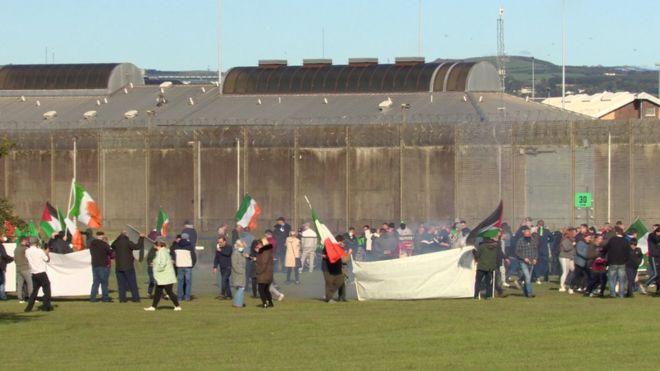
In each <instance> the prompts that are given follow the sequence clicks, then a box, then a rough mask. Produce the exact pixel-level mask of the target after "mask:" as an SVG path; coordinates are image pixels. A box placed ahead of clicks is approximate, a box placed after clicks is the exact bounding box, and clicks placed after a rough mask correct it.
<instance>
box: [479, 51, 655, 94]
mask: <svg viewBox="0 0 660 371" xmlns="http://www.w3.org/2000/svg"><path fill="white" fill-rule="evenodd" d="M507 58H508V61H507V62H506V72H507V76H506V91H507V92H509V93H511V94H515V95H520V96H528V95H531V87H532V58H531V57H522V56H508V57H507ZM468 60H477V61H488V62H491V63H493V64H494V65H495V66H497V61H496V58H495V57H494V56H492V57H481V58H470V59H468ZM534 72H535V73H534V75H535V81H536V84H535V85H536V97H539V98H540V97H547V96H560V95H561V66H558V65H556V64H553V63H550V62H548V61H544V60H541V59H535V60H534ZM605 90H607V91H629V92H642V91H645V92H647V93H651V94H656V93H657V91H658V71H657V70H649V69H644V68H639V67H632V66H612V67H607V66H566V91H567V92H572V93H587V94H594V93H598V92H603V91H605Z"/></svg>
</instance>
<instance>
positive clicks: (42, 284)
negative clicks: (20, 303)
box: [25, 272, 52, 312]
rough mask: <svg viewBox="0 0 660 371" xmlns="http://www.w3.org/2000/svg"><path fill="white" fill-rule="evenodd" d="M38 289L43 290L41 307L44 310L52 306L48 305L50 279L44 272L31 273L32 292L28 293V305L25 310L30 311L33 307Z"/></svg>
mask: <svg viewBox="0 0 660 371" xmlns="http://www.w3.org/2000/svg"><path fill="white" fill-rule="evenodd" d="M39 289H43V290H44V297H43V301H44V305H43V308H44V309H46V310H50V309H51V308H52V307H51V306H50V280H49V279H48V275H47V274H46V272H42V273H37V274H32V293H31V294H30V300H29V301H28V305H27V307H26V308H25V311H26V312H29V311H31V310H32V307H34V302H35V300H37V295H39Z"/></svg>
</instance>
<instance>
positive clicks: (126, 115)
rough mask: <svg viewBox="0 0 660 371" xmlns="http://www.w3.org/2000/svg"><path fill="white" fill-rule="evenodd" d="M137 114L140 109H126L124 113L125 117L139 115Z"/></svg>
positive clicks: (130, 117) (131, 117)
mask: <svg viewBox="0 0 660 371" xmlns="http://www.w3.org/2000/svg"><path fill="white" fill-rule="evenodd" d="M137 115H138V111H137V110H134V109H132V110H130V111H126V113H124V118H125V119H133V118H135V117H137Z"/></svg>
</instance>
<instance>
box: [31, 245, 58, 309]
mask: <svg viewBox="0 0 660 371" xmlns="http://www.w3.org/2000/svg"><path fill="white" fill-rule="evenodd" d="M28 242H29V244H30V247H29V248H28V249H27V250H25V257H26V258H27V261H28V264H29V265H30V273H32V292H31V293H30V299H29V300H28V304H27V307H25V311H26V312H31V311H32V308H33V307H34V302H35V301H36V300H37V295H39V290H40V289H41V290H43V292H44V295H43V305H42V306H40V307H39V309H40V310H42V311H45V312H50V311H52V310H53V306H52V305H51V304H50V280H48V274H47V273H46V269H47V264H48V262H49V261H50V255H49V251H48V247H46V249H45V250H42V249H41V248H40V247H39V246H38V245H39V239H38V238H36V237H30V238H29V241H28Z"/></svg>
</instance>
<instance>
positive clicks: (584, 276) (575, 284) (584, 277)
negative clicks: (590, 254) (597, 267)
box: [571, 265, 589, 289]
mask: <svg viewBox="0 0 660 371" xmlns="http://www.w3.org/2000/svg"><path fill="white" fill-rule="evenodd" d="M588 280H589V269H587V268H586V267H580V266H579V265H575V270H574V271H573V279H572V280H571V287H572V288H574V289H581V288H585V287H586V286H587V285H588V283H589V282H588Z"/></svg>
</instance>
